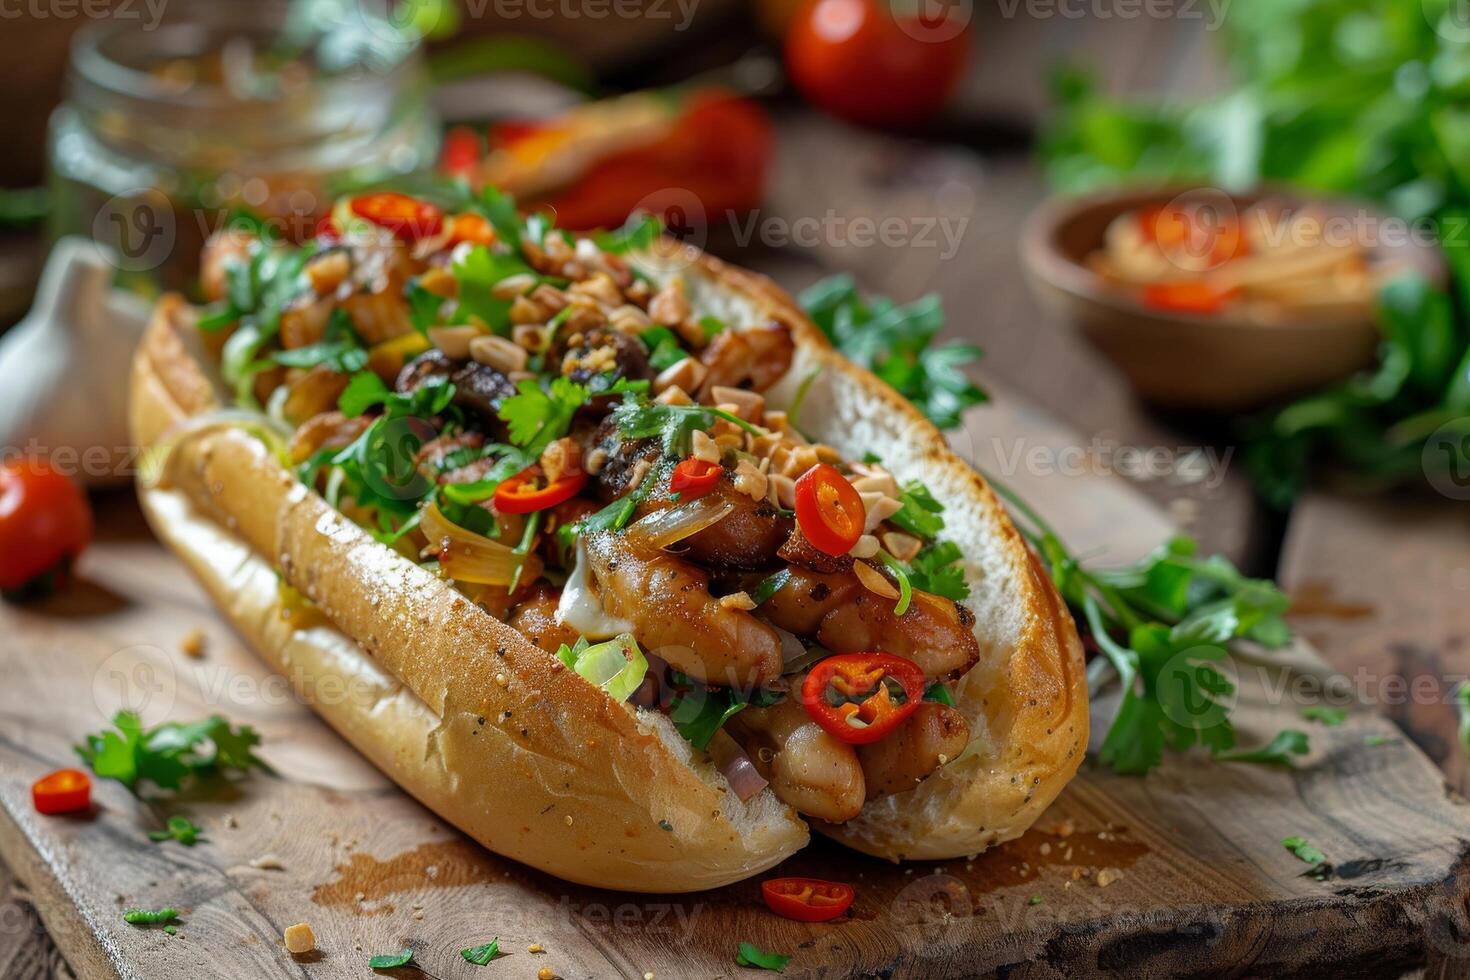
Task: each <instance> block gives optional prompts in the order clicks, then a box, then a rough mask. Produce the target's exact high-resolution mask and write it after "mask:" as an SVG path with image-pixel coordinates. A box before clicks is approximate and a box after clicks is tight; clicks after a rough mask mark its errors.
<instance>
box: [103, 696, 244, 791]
mask: <svg viewBox="0 0 1470 980" xmlns="http://www.w3.org/2000/svg"><path fill="white" fill-rule="evenodd" d="M112 724H113V727H114V729H115V731H114V730H107V731H102V732H98V733H94V734H91V735H88V736H86V738H85V739H84V740H83V742H82V744H81V745H77V746H75V747H74V748H75V751H76V753H77V755H78V756H80V757H81V759H82V761H83V762H85V763H86V764H87V765H89V766H91V767H92V771H93V772H94V773H96V774H97V775H98V776H99V777H102V778H104V779H116V780H117V781H118V782H120V783H122V784H123V785H124V786H127V787H128V788H129V789H132V790H134V791H136V790H137V789H138V784H139V783H141V782H143V781H148V782H152V783H153V784H155V785H156V786H158V787H159V788H160V789H167V790H177V789H180V788H181V787H182V786H183V785H184V784H185V782H187V781H188V780H190V779H193V778H196V777H200V776H204V775H208V774H210V773H213V772H217V771H222V770H236V771H242V772H243V771H247V770H250V769H256V768H259V769H266V768H267V767H266V765H265V763H264V762H262V761H261V760H260V759H259V758H258V757H256V755H255V754H254V751H253V749H254V747H255V746H257V745H259V744H260V736H259V735H258V734H256V733H255V731H254V730H253V729H251V728H250V727H249V726H246V725H242V726H240V727H239V728H238V729H237V728H234V727H232V726H231V725H230V723H229V722H228V721H226V720H225V719H224V718H223V717H221V716H219V715H212V716H211V717H209V718H206V719H204V720H203V721H196V722H191V723H188V724H180V723H178V722H166V723H164V724H162V725H159V726H157V727H155V728H152V729H148V730H147V731H145V730H144V729H143V725H142V722H141V721H140V720H139V718H138V716H137V715H136V714H134V713H132V712H130V711H121V712H118V714H117V715H115V716H114V717H113V719H112Z"/></svg>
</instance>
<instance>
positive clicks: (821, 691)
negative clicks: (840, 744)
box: [801, 653, 924, 745]
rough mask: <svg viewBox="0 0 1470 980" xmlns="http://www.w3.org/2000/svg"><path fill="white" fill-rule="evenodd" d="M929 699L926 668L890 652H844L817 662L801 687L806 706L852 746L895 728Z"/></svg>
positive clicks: (875, 738) (821, 723)
mask: <svg viewBox="0 0 1470 980" xmlns="http://www.w3.org/2000/svg"><path fill="white" fill-rule="evenodd" d="M923 698H924V671H923V670H921V669H920V668H919V665H918V664H916V663H914V662H913V661H912V660H905V659H904V658H903V657H895V656H893V655H892V654H890V653H844V654H840V655H838V656H836V657H828V658H827V659H826V660H822V661H820V662H818V663H817V665H816V666H815V667H813V668H812V669H811V672H810V673H808V674H807V675H806V680H805V681H803V682H802V685H801V706H802V707H803V708H805V709H806V713H807V714H808V715H810V716H811V718H812V720H813V721H815V722H816V723H817V724H818V725H821V726H822V729H823V730H824V731H826V732H827V733H828V734H829V735H831V736H833V737H834V738H837V739H841V740H842V741H844V742H846V743H848V744H849V745H867V744H869V743H870V742H876V741H878V740H879V739H881V738H882V737H883V736H885V735H887V734H888V733H890V732H892V731H893V730H894V729H895V728H897V727H898V726H899V724H900V723H902V722H903V720H904V719H905V718H907V717H908V716H909V715H911V714H913V713H914V711H915V710H916V709H917V708H918V707H919V702H920V701H922V700H923Z"/></svg>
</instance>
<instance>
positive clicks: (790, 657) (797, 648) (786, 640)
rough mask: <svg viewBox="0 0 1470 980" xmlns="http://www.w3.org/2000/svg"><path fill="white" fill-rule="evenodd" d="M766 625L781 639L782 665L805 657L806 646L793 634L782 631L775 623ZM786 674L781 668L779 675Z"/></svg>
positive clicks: (784, 669)
mask: <svg viewBox="0 0 1470 980" xmlns="http://www.w3.org/2000/svg"><path fill="white" fill-rule="evenodd" d="M766 625H767V626H769V627H770V628H771V629H773V630H775V631H776V635H777V636H778V637H780V638H781V662H782V663H787V664H789V663H793V662H795V661H796V660H797V659H799V658H801V657H804V656H806V644H805V643H803V642H801V638H800V637H798V636H797V635H796V634H795V633H793V632H791V631H790V630H783V629H782V628H781V627H779V626H777V625H776V624H775V623H770V622H767V623H766ZM786 672H787V671H786V668H782V670H781V673H783V674H784V673H786Z"/></svg>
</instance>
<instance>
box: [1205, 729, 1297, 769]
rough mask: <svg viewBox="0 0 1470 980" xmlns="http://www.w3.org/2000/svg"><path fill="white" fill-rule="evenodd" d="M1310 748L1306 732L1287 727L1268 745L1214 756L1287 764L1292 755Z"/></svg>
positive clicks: (1275, 764)
mask: <svg viewBox="0 0 1470 980" xmlns="http://www.w3.org/2000/svg"><path fill="white" fill-rule="evenodd" d="M1310 750H1311V744H1310V741H1309V740H1308V738H1307V734H1306V732H1299V731H1297V730H1296V729H1293V728H1288V729H1286V730H1285V731H1282V732H1280V733H1278V734H1277V736H1276V737H1275V738H1273V739H1272V740H1271V744H1270V745H1266V746H1263V747H1261V748H1259V749H1251V750H1249V751H1246V750H1237V751H1234V752H1221V753H1219V754H1217V755H1216V756H1215V758H1216V759H1217V760H1219V761H1220V762H1259V763H1263V764H1265V765H1273V766H1289V765H1291V757H1292V756H1294V755H1306V754H1307V752H1309V751H1310Z"/></svg>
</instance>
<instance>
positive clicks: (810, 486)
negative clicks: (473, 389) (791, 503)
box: [796, 463, 867, 556]
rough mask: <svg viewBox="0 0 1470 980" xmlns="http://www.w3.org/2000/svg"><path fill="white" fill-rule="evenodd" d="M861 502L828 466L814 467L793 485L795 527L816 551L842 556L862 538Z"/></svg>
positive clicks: (845, 480)
mask: <svg viewBox="0 0 1470 980" xmlns="http://www.w3.org/2000/svg"><path fill="white" fill-rule="evenodd" d="M866 518H867V510H866V509H865V508H864V507H863V498H862V497H861V496H859V495H858V492H857V491H856V490H854V489H853V486H852V484H851V483H848V482H847V479H846V478H845V477H843V475H842V474H841V473H840V472H838V470H837V467H835V466H833V465H832V464H831V463H818V464H817V465H816V466H813V467H812V468H811V469H809V470H807V471H806V472H805V473H803V474H802V475H801V478H800V479H798V480H797V481H796V523H797V525H798V526H799V527H800V528H801V533H802V534H803V535H804V536H805V537H806V539H807V540H808V541H810V542H811V543H812V546H813V547H815V548H816V549H817V550H818V551H821V552H823V553H824V554H828V555H834V556H835V555H845V554H847V553H848V552H849V551H851V550H852V546H853V545H855V544H857V542H858V538H860V537H862V536H863V522H864V520H865V519H866Z"/></svg>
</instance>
